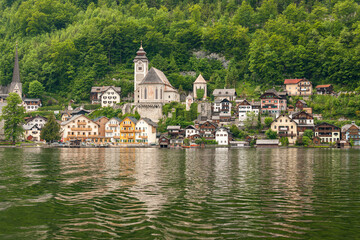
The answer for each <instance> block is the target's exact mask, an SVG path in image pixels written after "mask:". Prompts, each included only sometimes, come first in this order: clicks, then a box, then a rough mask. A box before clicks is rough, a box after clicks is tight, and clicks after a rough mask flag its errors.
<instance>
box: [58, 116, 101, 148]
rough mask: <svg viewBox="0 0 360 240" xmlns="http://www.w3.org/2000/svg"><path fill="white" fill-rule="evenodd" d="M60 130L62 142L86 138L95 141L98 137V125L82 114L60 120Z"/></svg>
mask: <svg viewBox="0 0 360 240" xmlns="http://www.w3.org/2000/svg"><path fill="white" fill-rule="evenodd" d="M61 131H62V140H63V142H66V141H69V140H81V141H85V140H86V139H91V140H93V141H95V140H98V138H99V125H98V124H97V123H95V122H94V121H92V120H91V119H90V118H88V117H86V116H84V115H75V116H73V117H72V118H70V119H69V120H68V121H65V122H62V123H61Z"/></svg>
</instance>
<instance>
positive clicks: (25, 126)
mask: <svg viewBox="0 0 360 240" xmlns="http://www.w3.org/2000/svg"><path fill="white" fill-rule="evenodd" d="M34 127H35V128H37V129H38V130H41V128H40V127H39V126H38V125H37V124H36V123H35V124H33V125H30V126H28V125H23V129H24V130H31V129H33V128H34Z"/></svg>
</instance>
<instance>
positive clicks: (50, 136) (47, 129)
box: [40, 115, 61, 143]
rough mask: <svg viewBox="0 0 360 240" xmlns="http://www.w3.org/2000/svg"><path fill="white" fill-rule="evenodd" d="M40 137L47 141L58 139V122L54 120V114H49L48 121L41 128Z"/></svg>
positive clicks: (59, 136)
mask: <svg viewBox="0 0 360 240" xmlns="http://www.w3.org/2000/svg"><path fill="white" fill-rule="evenodd" d="M40 138H41V139H43V140H45V141H46V142H48V143H52V142H54V141H57V140H60V139H61V135H60V124H59V123H58V122H57V121H56V119H55V116H54V115H51V116H50V118H49V119H48V122H47V123H46V124H45V125H44V127H43V128H42V130H41V134H40Z"/></svg>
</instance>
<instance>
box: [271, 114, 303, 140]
mask: <svg viewBox="0 0 360 240" xmlns="http://www.w3.org/2000/svg"><path fill="white" fill-rule="evenodd" d="M270 128H271V130H273V131H275V132H277V134H278V135H279V137H280V138H281V137H287V138H288V139H289V143H290V144H295V142H296V139H297V136H298V130H297V123H296V122H295V121H294V120H293V119H291V118H290V117H289V116H287V115H285V114H281V115H280V116H279V117H277V118H276V119H275V120H274V121H273V122H272V123H271V127H270Z"/></svg>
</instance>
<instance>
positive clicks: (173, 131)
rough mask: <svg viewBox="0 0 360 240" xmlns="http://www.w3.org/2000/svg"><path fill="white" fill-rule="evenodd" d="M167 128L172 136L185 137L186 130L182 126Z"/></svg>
mask: <svg viewBox="0 0 360 240" xmlns="http://www.w3.org/2000/svg"><path fill="white" fill-rule="evenodd" d="M166 130H167V131H168V135H169V136H170V137H171V138H177V137H184V131H183V130H182V129H181V127H180V126H168V127H167V128H166Z"/></svg>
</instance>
